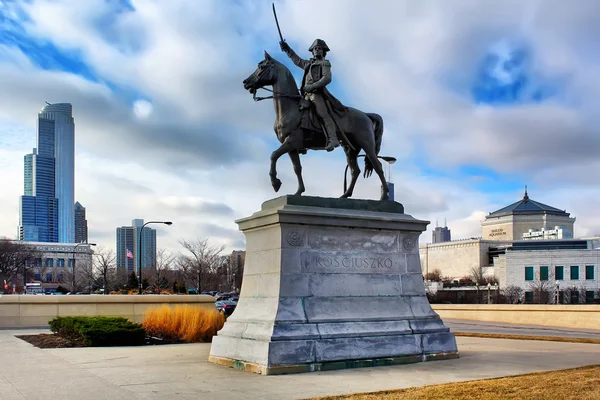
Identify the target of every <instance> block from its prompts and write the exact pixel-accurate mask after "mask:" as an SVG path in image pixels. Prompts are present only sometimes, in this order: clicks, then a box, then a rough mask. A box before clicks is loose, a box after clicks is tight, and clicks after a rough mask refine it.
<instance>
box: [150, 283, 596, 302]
mask: <svg viewBox="0 0 600 400" xmlns="http://www.w3.org/2000/svg"><path fill="white" fill-rule="evenodd" d="M142 278H143V277H142ZM585 302H586V303H587V304H591V303H593V302H594V291H593V290H587V291H586V292H585Z"/></svg>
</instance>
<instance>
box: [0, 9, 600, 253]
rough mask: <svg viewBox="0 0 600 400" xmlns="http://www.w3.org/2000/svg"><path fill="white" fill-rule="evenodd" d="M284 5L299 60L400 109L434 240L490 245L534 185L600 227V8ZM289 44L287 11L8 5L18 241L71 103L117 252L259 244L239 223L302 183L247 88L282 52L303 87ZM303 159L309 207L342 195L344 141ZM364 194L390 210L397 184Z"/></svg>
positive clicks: (397, 147)
mask: <svg viewBox="0 0 600 400" xmlns="http://www.w3.org/2000/svg"><path fill="white" fill-rule="evenodd" d="M275 4H276V7H277V11H278V16H279V21H280V24H281V27H282V31H283V34H284V36H285V37H286V40H287V41H288V42H289V43H290V45H291V46H292V48H294V49H295V50H296V52H297V53H298V54H300V55H302V56H305V57H306V58H308V57H310V54H309V52H308V47H309V46H310V44H311V43H312V41H313V40H314V39H315V38H317V37H318V38H322V39H325V40H326V42H327V44H328V46H329V47H330V48H331V52H330V53H329V54H328V58H329V59H330V60H331V63H332V74H333V82H332V83H331V85H330V89H331V91H332V92H333V93H334V94H335V95H336V96H337V97H338V98H340V99H341V100H342V102H344V103H345V104H346V105H349V106H352V107H355V108H358V109H361V110H363V111H366V112H376V113H378V114H380V115H381V116H382V117H383V119H384V122H385V132H384V137H383V146H382V151H381V154H382V155H389V156H395V157H397V158H398V162H396V164H394V166H393V167H392V181H393V182H394V183H395V185H396V190H395V195H396V200H397V201H399V202H401V203H403V204H404V206H405V209H406V212H407V213H408V214H411V215H413V216H414V217H416V218H419V219H426V220H429V221H431V224H430V226H429V230H428V231H427V232H426V233H425V234H424V236H423V237H422V239H421V241H423V242H427V241H431V228H432V227H435V224H436V221H439V224H440V225H443V221H444V220H445V219H446V220H447V225H448V227H449V228H450V229H451V230H452V236H453V238H455V239H458V238H464V237H471V236H479V235H480V228H479V222H480V221H481V220H482V219H483V218H484V216H485V215H486V214H487V213H489V212H492V211H494V210H496V209H498V208H501V207H503V206H505V205H508V204H510V203H513V202H515V201H517V200H519V199H520V198H521V197H522V195H523V187H524V185H527V186H528V189H529V195H530V197H531V198H532V199H534V200H537V201H540V202H542V203H546V204H549V205H552V206H555V207H558V208H561V209H566V210H567V212H570V213H571V215H572V216H574V217H576V218H577V222H576V224H575V234H576V236H585V235H591V234H597V233H600V214H599V213H598V211H597V210H598V204H599V200H598V199H599V198H600V182H598V179H597V171H598V170H599V168H600V158H599V157H598V154H599V150H600V132H599V130H600V123H599V122H600V121H599V119H600V117H599V114H598V113H597V110H598V109H599V106H600V96H599V95H598V94H599V93H600V78H599V77H600V41H598V37H600V24H598V19H597V18H598V15H600V2H598V1H597V0H589V1H587V0H578V1H577V2H576V3H569V2H565V1H562V0H546V1H543V0H530V1H522V0H518V1H511V0H503V1H500V0H498V1H496V0H490V1H486V2H482V1H480V0H453V1H443V0H438V1H419V2H417V1H412V0H405V1H401V0H389V1H387V0H373V1H371V2H366V1H362V0H360V1H359V0H285V1H283V0H280V1H276V2H275ZM278 42H279V38H278V34H277V30H276V27H275V23H274V20H273V15H272V12H271V0H269V1H265V0H187V1H186V0H154V1H151V0H130V1H127V0H85V1H81V0H54V1H50V0H16V1H12V0H0V177H1V179H0V181H1V182H2V188H1V190H0V236H8V237H14V236H15V233H16V229H17V225H18V221H19V215H18V212H19V211H18V202H19V196H20V195H22V194H23V156H24V155H25V154H26V153H28V152H31V149H32V148H33V147H35V137H36V130H35V124H36V117H37V112H38V111H39V109H40V108H41V107H43V106H44V104H45V103H44V102H45V101H48V102H50V103H53V102H70V103H72V104H73V111H74V118H75V124H76V128H75V129H76V171H75V175H76V178H75V179H76V181H75V194H76V196H75V197H76V199H77V200H78V201H79V202H81V203H82V204H83V205H84V206H85V207H86V208H87V213H88V224H89V231H90V235H89V236H90V241H93V242H96V243H99V244H103V245H106V246H109V247H114V245H115V228H116V227H118V226H122V225H128V224H130V222H131V220H132V219H133V218H144V219H146V220H152V219H159V220H160V219H162V220H172V221H173V222H174V224H173V226H171V227H165V228H159V238H158V246H159V247H165V248H173V249H176V248H178V244H177V241H178V240H179V239H181V238H186V239H193V238H195V237H201V238H203V237H209V238H211V239H212V240H213V241H214V242H215V243H222V244H225V245H226V246H227V248H228V249H239V248H244V237H243V235H242V234H241V233H239V231H238V230H237V225H236V224H235V222H234V221H235V220H236V219H238V218H241V217H245V216H248V215H250V214H252V213H253V212H255V211H256V210H258V209H259V208H260V205H261V203H262V202H263V201H265V200H268V199H270V198H273V197H275V196H278V195H279V194H287V193H293V192H294V191H295V190H296V181H295V177H294V174H293V170H292V168H291V164H290V162H289V159H288V158H287V157H283V158H282V159H281V161H280V163H279V173H280V178H281V179H282V181H283V186H282V189H281V191H280V193H279V194H275V193H274V192H273V190H272V188H271V186H270V183H269V176H268V169H269V154H270V152H271V151H273V150H274V149H275V148H276V147H277V145H278V142H277V140H276V138H275V136H274V133H273V130H272V125H273V120H274V116H275V115H274V111H273V106H272V105H271V103H270V102H269V101H265V102H261V103H254V102H253V101H252V98H251V96H250V95H249V94H248V93H247V92H246V91H244V90H243V87H242V80H244V79H245V78H246V77H247V76H248V75H249V74H250V73H251V72H253V71H254V69H255V67H256V64H257V63H258V62H259V61H260V60H262V59H263V50H267V51H268V52H269V53H270V54H271V55H272V56H274V57H275V58H277V59H278V60H280V61H283V62H285V63H286V65H288V66H289V67H290V68H293V69H292V71H293V73H294V75H295V76H296V77H297V79H298V80H299V79H300V78H301V73H302V71H301V70H299V69H298V68H296V67H294V66H293V65H292V64H291V63H290V62H289V60H287V58H286V56H285V55H284V54H283V53H282V52H281V50H280V49H279V45H278ZM302 162H303V167H304V176H305V181H306V184H307V192H306V194H307V195H314V196H335V197H337V196H339V195H341V193H342V179H343V172H344V167H345V157H344V154H343V152H342V150H341V149H339V148H338V149H337V150H336V151H335V152H333V153H326V152H310V153H309V154H308V155H306V156H303V158H302ZM355 197H356V198H366V199H377V198H378V197H379V182H378V181H377V179H376V178H375V177H371V178H369V179H366V180H365V179H363V178H362V177H361V178H360V180H359V182H358V186H357V190H356V192H355Z"/></svg>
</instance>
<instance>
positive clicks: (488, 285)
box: [487, 282, 492, 304]
mask: <svg viewBox="0 0 600 400" xmlns="http://www.w3.org/2000/svg"><path fill="white" fill-rule="evenodd" d="M487 288H488V304H492V296H491V292H490V290H492V284H491V283H489V282H488V284H487Z"/></svg>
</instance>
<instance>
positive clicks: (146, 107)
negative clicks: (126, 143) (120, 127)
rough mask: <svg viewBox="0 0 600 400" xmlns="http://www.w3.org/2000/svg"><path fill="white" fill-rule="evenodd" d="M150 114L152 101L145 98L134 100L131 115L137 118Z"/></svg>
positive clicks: (144, 117)
mask: <svg viewBox="0 0 600 400" xmlns="http://www.w3.org/2000/svg"><path fill="white" fill-rule="evenodd" d="M150 114H152V103H150V102H149V101H147V100H136V101H135V102H134V103H133V115H135V116H136V117H137V118H139V119H146V118H148V117H149V116H150Z"/></svg>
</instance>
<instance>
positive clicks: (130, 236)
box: [117, 219, 156, 274]
mask: <svg viewBox="0 0 600 400" xmlns="http://www.w3.org/2000/svg"><path fill="white" fill-rule="evenodd" d="M143 225H144V220H143V219H134V220H133V221H131V226H122V227H120V228H117V268H118V269H125V270H127V271H128V272H131V271H135V272H136V274H137V271H138V268H139V254H140V252H141V255H142V268H148V267H151V266H155V265H156V230H155V229H152V228H150V227H149V226H145V227H144V229H143V230H141V228H142V226H143ZM140 231H141V232H142V237H141V248H140Z"/></svg>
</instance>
